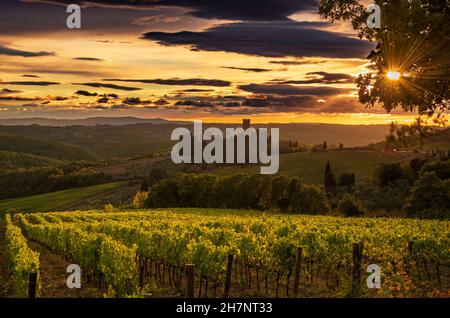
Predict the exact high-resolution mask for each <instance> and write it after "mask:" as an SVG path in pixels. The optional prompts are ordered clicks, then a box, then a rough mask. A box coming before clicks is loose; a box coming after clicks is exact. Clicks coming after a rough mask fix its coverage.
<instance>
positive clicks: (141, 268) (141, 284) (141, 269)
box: [139, 261, 145, 289]
mask: <svg viewBox="0 0 450 318" xmlns="http://www.w3.org/2000/svg"><path fill="white" fill-rule="evenodd" d="M144 270H145V268H144V265H143V264H142V262H141V261H140V262H139V287H140V288H141V289H142V288H143V287H144V273H145V271H144Z"/></svg>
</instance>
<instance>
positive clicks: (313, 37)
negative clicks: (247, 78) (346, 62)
mask: <svg viewBox="0 0 450 318" xmlns="http://www.w3.org/2000/svg"><path fill="white" fill-rule="evenodd" d="M324 25H327V23H322V22H295V21H287V22H273V23H257V22H255V23H250V22H240V23H230V24H222V25H219V26H216V27H213V28H210V29H208V30H206V31H203V32H188V31H183V32H177V33H167V32H149V33H146V34H144V35H143V38H144V39H149V40H153V41H157V42H158V43H160V44H161V45H166V46H173V45H184V46H186V45H187V46H192V47H193V48H194V49H197V50H204V51H225V52H234V53H242V54H249V55H257V56H266V57H287V56H295V57H328V58H355V57H365V56H367V53H368V52H370V50H371V49H372V48H373V44H371V43H370V42H368V41H363V40H358V39H355V38H351V37H349V36H346V35H344V34H340V33H336V32H330V31H324V30H319V29H317V28H319V27H322V26H324Z"/></svg>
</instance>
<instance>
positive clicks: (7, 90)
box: [0, 88, 22, 95]
mask: <svg viewBox="0 0 450 318" xmlns="http://www.w3.org/2000/svg"><path fill="white" fill-rule="evenodd" d="M17 93H22V91H19V90H15V89H9V88H3V89H2V90H0V95H6V94H17Z"/></svg>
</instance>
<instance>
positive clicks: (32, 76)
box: [22, 74, 40, 78]
mask: <svg viewBox="0 0 450 318" xmlns="http://www.w3.org/2000/svg"><path fill="white" fill-rule="evenodd" d="M22 77H30V78H39V77H40V76H37V75H33V74H24V75H22Z"/></svg>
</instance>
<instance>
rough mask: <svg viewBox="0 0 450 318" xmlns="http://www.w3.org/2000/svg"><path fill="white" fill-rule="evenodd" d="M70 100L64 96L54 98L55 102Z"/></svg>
mask: <svg viewBox="0 0 450 318" xmlns="http://www.w3.org/2000/svg"><path fill="white" fill-rule="evenodd" d="M68 99H69V97H64V96H55V97H53V100H56V101H64V100H68Z"/></svg>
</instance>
